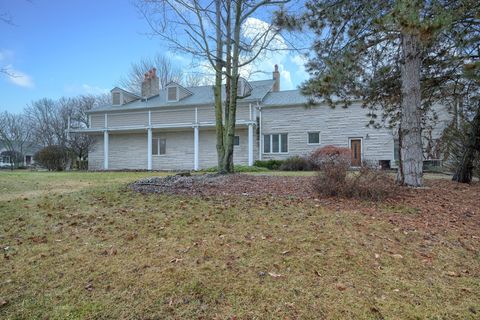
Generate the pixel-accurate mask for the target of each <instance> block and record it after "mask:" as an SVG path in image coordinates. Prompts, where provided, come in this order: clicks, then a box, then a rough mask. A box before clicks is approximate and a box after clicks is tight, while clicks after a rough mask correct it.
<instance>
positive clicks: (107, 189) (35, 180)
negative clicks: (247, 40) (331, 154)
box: [0, 172, 480, 319]
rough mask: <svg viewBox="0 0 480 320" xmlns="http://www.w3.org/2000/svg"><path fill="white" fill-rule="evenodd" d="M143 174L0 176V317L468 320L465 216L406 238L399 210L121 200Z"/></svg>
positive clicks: (266, 200)
mask: <svg viewBox="0 0 480 320" xmlns="http://www.w3.org/2000/svg"><path fill="white" fill-rule="evenodd" d="M150 175H152V174H151V173H31V172H15V173H5V174H4V173H0V190H1V191H2V195H4V194H3V192H4V191H5V190H6V193H7V194H9V197H8V199H7V198H3V200H2V199H0V221H2V223H1V224H0V244H1V250H2V251H3V257H2V263H1V264H0V281H1V285H0V318H2V319H44V318H49V319H85V318H87V319H107V318H108V319H111V318H124V319H125V318H128V319H130V318H142V319H143V318H162V319H198V318H201V319H229V318H236V319H253V318H257V319H279V318H281V319H322V318H325V319H353V318H354V319H384V318H385V319H424V318H429V319H477V318H478V317H479V314H480V296H479V295H478V292H480V281H479V280H480V279H479V275H480V252H479V242H480V241H479V238H478V234H475V233H472V231H471V230H472V229H471V223H472V222H470V220H468V219H467V220H465V222H463V224H462V223H460V224H457V225H456V227H455V228H449V229H448V230H442V231H441V232H440V231H438V230H436V229H435V228H434V227H431V228H429V227H425V226H423V227H419V228H416V229H415V228H409V229H408V230H407V229H404V228H402V226H401V225H400V226H399V225H398V224H395V223H393V222H392V221H391V219H389V217H390V216H391V215H392V214H396V215H408V216H409V217H410V216H412V215H415V212H416V211H415V210H414V208H410V207H409V206H408V205H403V206H402V205H396V204H384V205H378V206H376V208H375V209H372V210H375V211H374V213H373V214H372V213H369V214H364V213H363V212H362V211H361V209H360V211H359V210H357V209H351V210H344V209H341V208H340V209H338V210H335V209H334V208H335V207H334V206H333V207H332V205H330V206H329V207H328V208H327V207H323V205H322V203H321V202H319V201H315V200H314V199H311V200H299V199H290V198H286V197H276V198H273V197H261V198H255V199H252V198H250V197H234V196H231V197H211V198H195V197H181V196H167V195H149V196H145V195H140V194H134V193H132V192H128V191H125V184H126V183H127V182H130V181H133V180H135V179H138V178H140V177H144V176H150ZM5 187H8V188H7V189H8V190H7V189H4V188H5ZM472 188H473V187H472ZM51 190H56V191H53V192H52V191H51ZM57 190H59V191H57ZM475 190H478V189H475ZM31 191H35V192H36V193H31V194H29V196H26V197H25V196H23V195H24V194H25V193H28V192H31ZM62 191H64V192H62ZM342 208H343V207H342ZM472 214H476V213H475V212H474V213H472ZM465 225H468V226H469V228H466V227H464V226H465ZM477 227H478V225H477ZM477 230H478V229H477ZM2 301H5V303H2ZM2 304H3V305H2Z"/></svg>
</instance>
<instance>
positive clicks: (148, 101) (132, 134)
mask: <svg viewBox="0 0 480 320" xmlns="http://www.w3.org/2000/svg"><path fill="white" fill-rule="evenodd" d="M240 82H241V83H240V90H239V96H240V99H239V103H238V108H237V114H236V115H237V120H236V137H235V149H234V162H235V163H236V164H244V165H253V163H254V161H255V160H257V159H259V160H266V159H286V158H288V157H290V156H294V155H305V154H308V153H309V152H311V151H312V150H314V149H316V148H319V147H322V146H325V145H336V146H341V147H348V148H351V149H352V164H353V165H359V164H360V162H361V161H362V160H369V161H378V162H381V163H382V164H383V165H390V166H392V167H394V166H395V160H396V156H395V153H394V149H395V134H394V130H392V129H389V128H381V129H375V128H368V127H367V126H366V124H367V123H368V118H367V116H366V114H367V113H368V110H365V109H363V108H362V107H361V103H360V102H353V104H352V106H350V107H349V108H347V109H344V108H335V109H332V108H330V107H329V106H327V105H326V104H324V103H321V102H320V103H318V104H317V105H315V106H309V107H306V105H307V103H308V101H309V97H306V96H304V95H302V94H301V92H300V91H299V90H289V91H281V90H280V73H279V71H278V67H275V70H274V72H273V78H272V79H268V80H262V81H246V80H245V79H241V80H240ZM141 91H142V96H137V95H135V94H133V93H130V92H127V91H125V90H123V89H120V88H114V89H112V90H111V93H112V103H111V104H110V105H106V106H103V107H99V108H96V109H93V110H91V111H90V114H89V117H90V121H89V127H88V128H86V129H80V130H71V131H73V132H82V133H86V134H90V135H94V136H95V137H96V138H97V139H96V143H95V145H94V146H93V147H92V149H91V150H90V152H89V156H88V160H89V169H90V170H121V169H146V170H185V169H189V170H191V169H193V170H199V169H204V168H209V167H213V166H215V165H216V164H217V155H216V147H215V115H214V96H213V88H212V87H211V86H198V87H189V88H185V87H183V86H181V85H179V84H177V83H173V82H172V83H170V84H169V85H168V86H167V87H166V88H164V89H162V90H160V88H159V81H158V77H157V75H156V70H155V69H152V70H151V71H150V72H149V73H147V74H146V75H145V79H144V81H143V83H142V90H141ZM447 121H448V119H447V118H445V119H443V120H441V121H440V123H438V124H437V125H438V126H441V127H443V126H444V125H445V123H446V122H447Z"/></svg>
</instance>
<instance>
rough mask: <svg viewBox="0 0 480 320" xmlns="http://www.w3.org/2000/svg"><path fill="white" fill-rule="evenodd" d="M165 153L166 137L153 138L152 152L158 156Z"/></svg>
mask: <svg viewBox="0 0 480 320" xmlns="http://www.w3.org/2000/svg"><path fill="white" fill-rule="evenodd" d="M165 153H167V139H160V138H153V139H152V154H153V155H154V156H159V155H162V154H165Z"/></svg>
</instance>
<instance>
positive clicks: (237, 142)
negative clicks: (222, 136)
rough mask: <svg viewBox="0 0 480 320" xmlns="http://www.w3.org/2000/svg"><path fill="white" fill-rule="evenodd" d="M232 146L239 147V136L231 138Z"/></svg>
mask: <svg viewBox="0 0 480 320" xmlns="http://www.w3.org/2000/svg"><path fill="white" fill-rule="evenodd" d="M233 145H234V146H239V145H240V136H235V137H234V138H233Z"/></svg>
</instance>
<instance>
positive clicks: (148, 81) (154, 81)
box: [142, 68, 160, 99]
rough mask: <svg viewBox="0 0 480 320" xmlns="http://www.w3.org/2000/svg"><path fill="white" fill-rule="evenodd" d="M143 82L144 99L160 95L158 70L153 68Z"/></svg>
mask: <svg viewBox="0 0 480 320" xmlns="http://www.w3.org/2000/svg"><path fill="white" fill-rule="evenodd" d="M144 76H145V77H144V79H143V81H142V97H143V98H146V99H148V98H150V97H153V96H156V95H158V94H160V79H159V78H158V76H157V69H155V68H153V69H150V70H148V72H146V73H145V75H144Z"/></svg>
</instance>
